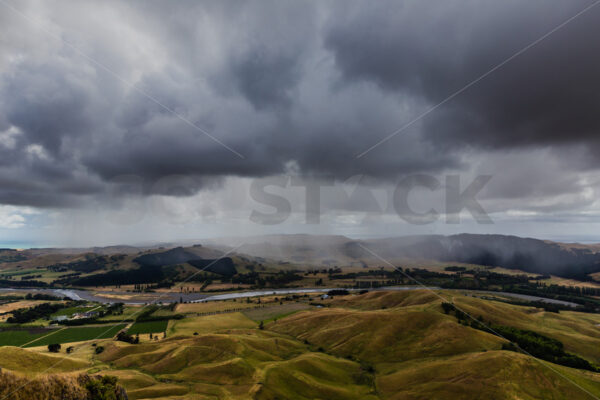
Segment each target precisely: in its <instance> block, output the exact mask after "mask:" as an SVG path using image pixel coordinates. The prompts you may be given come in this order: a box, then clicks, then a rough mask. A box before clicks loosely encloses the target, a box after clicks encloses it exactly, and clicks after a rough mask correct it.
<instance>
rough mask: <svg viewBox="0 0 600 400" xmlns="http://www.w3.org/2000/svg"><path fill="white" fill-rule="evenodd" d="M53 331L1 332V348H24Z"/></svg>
mask: <svg viewBox="0 0 600 400" xmlns="http://www.w3.org/2000/svg"><path fill="white" fill-rule="evenodd" d="M51 332H53V331H51V330H46V329H45V330H39V329H37V330H32V331H28V330H3V331H0V346H22V345H24V344H25V343H28V342H31V341H32V340H35V339H37V338H39V337H42V336H44V335H47V334H48V333H51Z"/></svg>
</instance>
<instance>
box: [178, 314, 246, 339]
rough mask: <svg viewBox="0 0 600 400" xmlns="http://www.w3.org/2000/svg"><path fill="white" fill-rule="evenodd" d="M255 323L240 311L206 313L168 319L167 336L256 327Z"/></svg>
mask: <svg viewBox="0 0 600 400" xmlns="http://www.w3.org/2000/svg"><path fill="white" fill-rule="evenodd" d="M256 326H257V324H256V323H255V322H254V321H252V320H251V319H249V318H248V317H246V316H245V315H243V314H242V313H239V312H238V313H230V314H217V315H207V316H204V317H192V318H184V319H180V320H171V321H169V327H168V330H167V336H173V335H188V336H191V335H193V334H194V333H210V332H220V331H226V330H230V329H250V328H256Z"/></svg>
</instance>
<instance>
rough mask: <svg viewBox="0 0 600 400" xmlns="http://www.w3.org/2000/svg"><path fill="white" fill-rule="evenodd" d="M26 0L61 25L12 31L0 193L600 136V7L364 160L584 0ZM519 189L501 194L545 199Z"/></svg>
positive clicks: (173, 188)
mask: <svg viewBox="0 0 600 400" xmlns="http://www.w3.org/2000/svg"><path fill="white" fill-rule="evenodd" d="M14 4H15V7H18V8H22V9H23V10H24V11H25V12H26V13H31V14H35V15H34V16H35V17H37V18H38V19H40V20H43V21H46V22H48V21H52V22H51V23H48V24H47V26H48V27H47V28H44V29H49V31H50V33H49V32H47V31H45V30H44V29H42V28H39V27H38V26H33V27H32V26H31V25H30V23H29V22H28V21H21V22H22V26H21V25H19V24H15V23H14V20H10V21H9V22H10V23H7V24H6V25H5V26H3V28H0V29H2V30H7V32H6V35H3V37H6V38H9V40H6V41H4V42H2V43H0V156H1V157H2V159H1V160H0V179H1V180H2V185H0V203H10V204H19V205H34V206H51V207H55V206H58V205H61V204H64V205H65V206H69V207H70V206H73V205H74V204H77V203H83V202H85V200H86V199H88V198H90V197H92V196H98V197H102V195H106V194H107V193H113V192H111V190H112V189H111V188H112V187H113V186H114V184H115V182H119V181H121V180H122V179H125V178H124V177H132V176H133V177H135V179H134V180H136V182H138V181H139V182H142V187H143V190H142V192H143V193H144V194H152V193H160V194H170V195H174V196H189V195H191V194H194V193H195V192H196V191H197V190H199V189H201V188H203V187H206V186H207V185H214V184H218V182H219V181H220V180H221V179H222V178H223V177H226V176H230V175H233V176H243V177H256V176H267V175H271V174H278V173H284V172H286V171H288V170H290V169H298V170H299V171H300V172H301V173H303V174H306V175H308V176H310V175H315V176H323V175H327V176H329V175H331V176H334V177H336V178H339V179H346V178H348V177H349V176H353V175H357V174H365V175H369V176H372V177H375V178H381V179H395V178H396V177H397V176H398V175H399V174H407V173H414V172H431V173H440V172H443V171H446V170H449V169H462V170H468V169H469V168H471V167H472V165H471V163H470V162H469V159H470V158H477V157H478V156H480V154H478V151H480V150H478V149H481V148H483V149H485V151H490V149H492V150H493V149H502V148H508V147H519V146H547V145H557V144H569V143H573V142H575V143H579V142H581V141H584V140H595V137H594V134H595V132H597V130H598V128H599V126H598V125H599V124H600V122H599V121H600V118H597V117H595V115H594V113H596V112H597V109H598V106H599V105H600V104H599V99H600V95H599V94H598V90H597V87H598V85H599V84H600V78H599V76H598V74H597V71H598V70H600V68H599V67H600V56H598V54H600V53H599V52H598V50H600V49H599V45H600V40H599V39H598V38H599V37H600V35H598V34H597V33H599V32H598V28H597V26H598V25H597V24H594V21H596V20H597V19H598V17H599V16H600V7H599V8H598V9H593V10H591V11H590V12H589V13H587V14H585V15H583V16H581V17H580V18H579V19H577V20H576V21H574V22H573V23H572V24H569V25H568V26H567V27H565V28H564V29H563V30H561V31H560V32H557V33H556V34H555V35H552V37H549V38H548V39H547V40H546V41H544V42H542V43H541V44H540V45H539V46H536V47H535V48H533V49H531V50H530V51H528V52H527V53H525V54H523V55H522V56H519V57H518V58H517V59H515V60H514V61H512V62H511V63H509V64H507V65H506V66H505V67H503V68H502V69H501V70H498V71H497V72H495V73H494V74H493V75H491V76H489V77H488V78H486V79H485V80H483V81H482V82H480V83H479V84H478V85H476V86H474V87H472V88H470V89H469V90H468V91H467V92H465V93H464V94H462V95H460V96H458V97H457V98H456V99H454V100H453V101H452V102H450V103H448V104H446V105H445V106H444V107H442V108H440V109H439V110H436V112H435V113H432V114H431V115H429V116H427V117H426V118H425V119H423V121H419V122H418V123H416V124H415V125H413V126H411V128H410V129H407V130H406V131H404V132H402V134H401V135H398V136H397V137H395V138H394V139H392V140H391V141H390V142H388V143H386V144H385V145H383V146H380V147H377V148H376V149H374V150H373V151H372V152H371V153H369V154H367V155H366V156H365V157H361V158H360V159H357V158H356V155H357V154H360V153H361V152H363V151H365V150H367V149H368V148H369V147H371V146H372V145H374V144H375V143H377V141H378V140H379V139H381V138H383V137H384V136H385V135H386V134H388V133H389V132H392V131H394V130H395V129H396V128H398V126H401V125H402V124H403V123H404V122H406V120H409V119H412V118H414V116H415V115H418V114H420V113H421V112H423V111H424V110H427V109H428V107H430V106H431V105H433V104H435V103H436V102H437V101H439V100H442V99H443V98H444V97H446V96H447V95H449V94H451V93H452V92H453V91H455V90H458V89H460V88H461V87H462V86H463V85H464V84H466V83H468V82H470V81H471V80H472V79H474V78H476V77H477V76H479V75H481V74H482V73H484V72H486V71H487V70H489V69H490V68H492V67H493V66H494V65H497V64H498V63H499V62H501V61H503V60H504V59H506V58H507V57H509V56H510V55H512V54H513V53H514V52H515V51H517V50H519V49H520V48H522V47H523V46H525V45H526V44H528V43H530V42H531V41H533V40H535V39H537V38H538V37H540V36H541V35H543V34H544V33H546V32H547V31H548V30H550V29H552V28H553V27H555V26H556V25H557V24H559V23H560V22H562V21H563V20H564V19H566V18H568V17H570V16H572V15H573V14H574V13H575V12H576V11H577V10H578V9H580V8H582V7H583V5H584V4H585V3H583V2H569V3H566V2H560V1H553V2H541V1H534V2H522V1H518V2H517V1H509V2H491V1H488V2H477V3H471V2H459V1H439V2H437V3H427V4H425V3H423V2H390V3H385V2H377V3H369V2H352V3H348V2H333V3H310V4H306V3H305V4H300V3H284V2H280V1H273V2H239V3H238V2H227V3H220V2H219V3H206V4H203V3H197V2H189V3H178V4H175V5H174V4H167V3H164V2H137V3H135V2H134V3H128V4H121V3H117V2H114V3H113V2H111V3H107V4H108V5H106V6H105V7H102V8H100V7H98V6H96V5H95V4H94V3H88V2H78V3H77V4H76V5H71V6H69V7H66V6H64V5H62V4H61V3H56V7H48V8H47V9H46V10H43V9H39V8H35V7H28V6H26V5H23V4H24V3H22V2H16V3H14ZM6 12H7V13H8V12H9V11H8V10H7V11H6ZM37 13H39V15H38V14H37ZM91 16H93V18H92V17H91ZM13 17H14V18H19V17H18V16H17V15H13ZM0 19H3V17H2V14H0ZM17 30H18V31H17ZM19 32H22V33H21V34H19ZM3 33H4V32H3ZM61 38H63V39H65V40H67V41H68V43H69V44H67V43H66V42H64V41H62V40H61ZM70 44H73V45H74V46H76V47H77V49H80V50H74V49H73V47H72V46H71V45H70ZM81 52H83V53H84V54H85V56H82V54H81ZM90 58H91V59H90ZM131 84H133V85H135V87H132V86H131ZM206 133H208V134H209V135H211V136H213V137H214V138H216V139H217V140H218V141H221V142H222V143H224V144H226V145H227V146H230V147H231V148H232V149H234V150H235V151H236V152H238V153H240V154H241V155H243V158H241V157H239V156H238V155H236V154H234V153H233V152H231V151H229V150H228V149H227V148H225V147H223V146H222V145H221V144H219V143H217V142H216V141H215V140H213V139H211V138H210V137H209V136H208V135H207V134H206ZM467 150H468V151H469V153H465V152H466V151H467ZM465 154H467V155H465ZM577 155H579V153H578V154H576V156H577ZM519 162H520V161H518V160H516V161H515V165H517V164H518V163H519ZM517 174H518V172H517ZM127 179H129V178H127ZM558 182H561V180H559V181H558ZM525 186H526V185H524V187H525ZM558 186H560V184H555V185H547V186H544V187H543V188H542V189H541V190H542V191H543V190H548V193H550V192H551V194H555V193H556V192H557V191H560V190H559V189H557V187H558ZM567 186H568V185H567ZM579 188H580V187H579V186H577V185H575V187H571V186H568V187H565V190H568V191H572V190H575V191H577V190H579ZM516 192H518V190H517V189H515V188H514V187H513V188H507V189H506V190H505V191H502V193H498V192H490V193H493V194H494V197H496V198H502V197H506V198H513V197H518V196H519V193H521V194H522V195H523V196H531V195H532V193H528V192H527V190H526V189H525V188H524V189H523V191H521V192H519V193H516ZM535 194H536V195H537V193H535Z"/></svg>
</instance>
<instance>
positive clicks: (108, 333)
mask: <svg viewBox="0 0 600 400" xmlns="http://www.w3.org/2000/svg"><path fill="white" fill-rule="evenodd" d="M125 327H126V324H117V325H98V326H82V327H73V328H66V329H62V330H57V331H56V332H55V333H54V334H52V335H48V336H45V337H42V338H40V339H39V340H36V341H33V342H31V343H27V345H26V347H37V346H46V345H49V344H51V343H59V344H62V343H73V342H84V341H87V340H95V339H108V338H111V337H113V336H115V335H116V334H117V332H119V331H120V330H122V329H124V328H125Z"/></svg>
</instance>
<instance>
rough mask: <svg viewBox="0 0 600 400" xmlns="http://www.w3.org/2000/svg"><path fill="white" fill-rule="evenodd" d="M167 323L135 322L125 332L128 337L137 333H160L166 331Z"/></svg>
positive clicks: (165, 321) (164, 321)
mask: <svg viewBox="0 0 600 400" xmlns="http://www.w3.org/2000/svg"><path fill="white" fill-rule="evenodd" d="M168 323H169V321H167V320H163V321H148V322H136V323H135V324H133V326H132V327H131V328H129V330H128V331H127V333H129V334H130V335H135V334H138V333H160V332H165V331H166V330H167V326H168Z"/></svg>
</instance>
